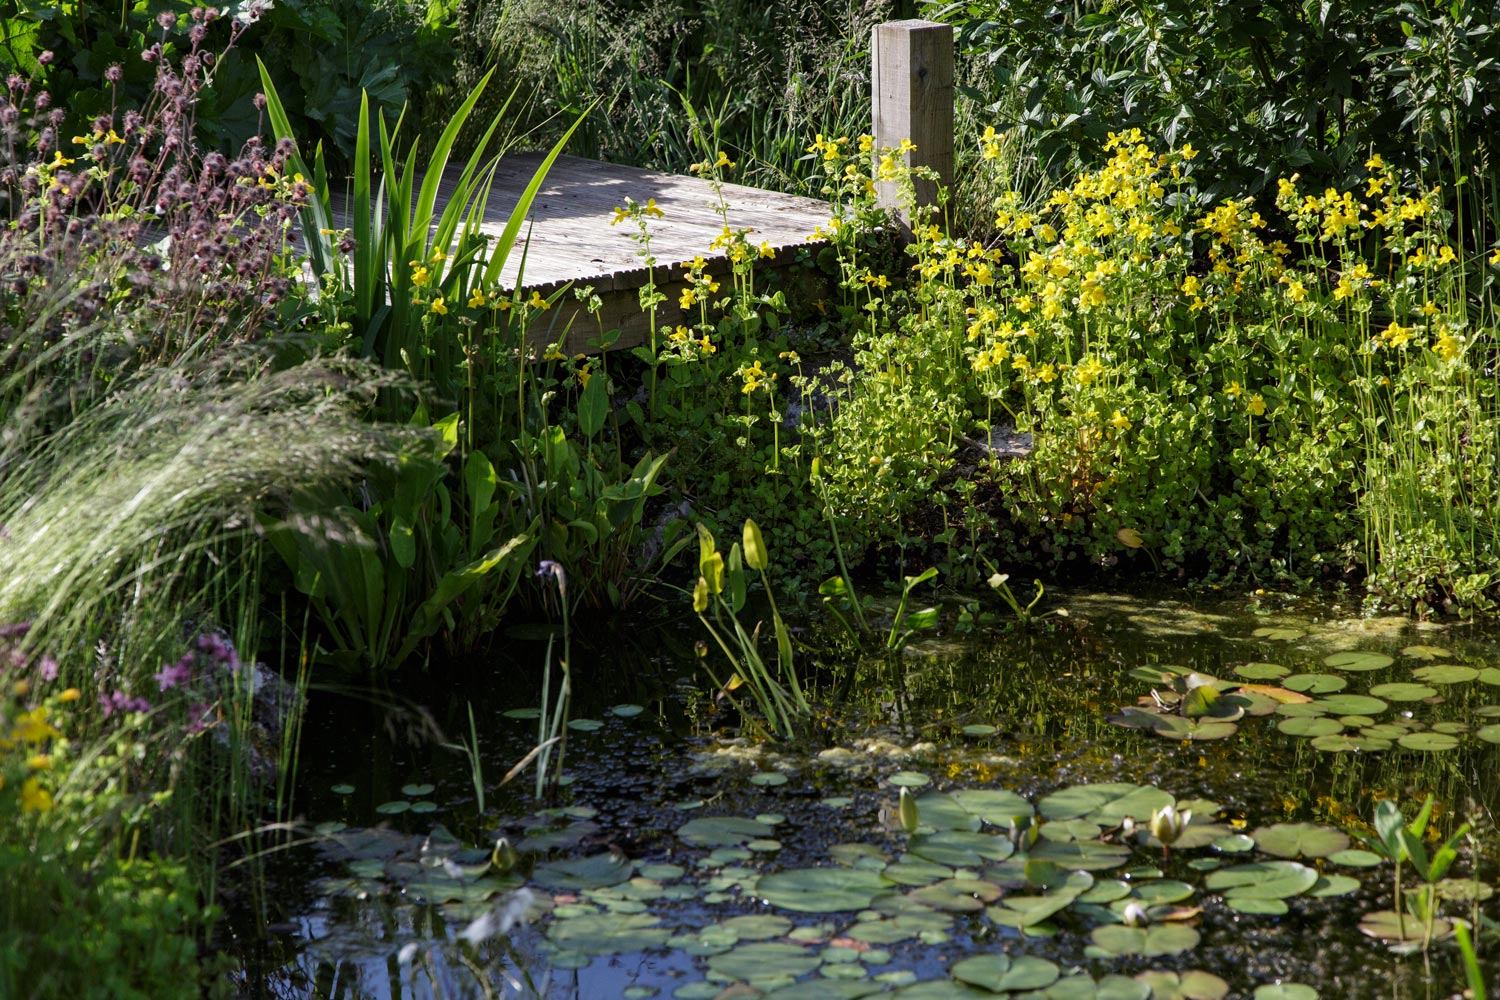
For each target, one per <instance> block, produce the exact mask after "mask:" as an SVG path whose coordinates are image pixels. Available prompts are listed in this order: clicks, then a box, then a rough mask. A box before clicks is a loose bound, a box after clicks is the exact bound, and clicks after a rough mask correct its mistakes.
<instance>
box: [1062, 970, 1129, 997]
mask: <svg viewBox="0 0 1500 1000" xmlns="http://www.w3.org/2000/svg"><path fill="white" fill-rule="evenodd" d="M1041 995H1042V997H1044V998H1045V1000H1150V997H1151V987H1150V986H1148V985H1146V984H1145V983H1141V982H1137V981H1136V980H1134V979H1131V978H1130V977H1128V976H1122V975H1120V974H1118V973H1114V972H1112V973H1110V974H1109V975H1107V976H1105V977H1104V978H1102V979H1100V980H1099V981H1098V982H1095V981H1094V979H1093V977H1091V976H1089V975H1088V974H1087V973H1080V974H1079V975H1076V976H1066V977H1064V978H1062V979H1059V980H1058V981H1057V982H1055V983H1053V984H1052V985H1051V986H1049V987H1047V988H1046V989H1045V990H1043V991H1042V994H1041Z"/></svg>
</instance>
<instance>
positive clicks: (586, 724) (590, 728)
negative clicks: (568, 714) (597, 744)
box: [568, 719, 604, 733]
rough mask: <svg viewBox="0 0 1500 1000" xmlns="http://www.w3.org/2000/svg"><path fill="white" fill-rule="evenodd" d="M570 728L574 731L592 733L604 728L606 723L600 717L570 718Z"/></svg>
mask: <svg viewBox="0 0 1500 1000" xmlns="http://www.w3.org/2000/svg"><path fill="white" fill-rule="evenodd" d="M568 728H569V729H571V730H573V731H574V732H579V733H592V732H595V731H597V730H600V729H603V728H604V723H602V722H600V721H599V720H598V719H569V720H568Z"/></svg>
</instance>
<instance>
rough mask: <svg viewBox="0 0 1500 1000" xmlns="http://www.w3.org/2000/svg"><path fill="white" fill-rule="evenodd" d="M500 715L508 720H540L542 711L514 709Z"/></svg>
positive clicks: (538, 709)
mask: <svg viewBox="0 0 1500 1000" xmlns="http://www.w3.org/2000/svg"><path fill="white" fill-rule="evenodd" d="M500 714H501V715H503V716H505V717H506V718H507V719H522V720H525V719H540V718H541V717H542V710H541V709H540V708H512V709H510V710H508V711H505V712H501V713H500Z"/></svg>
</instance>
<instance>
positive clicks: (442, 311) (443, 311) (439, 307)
mask: <svg viewBox="0 0 1500 1000" xmlns="http://www.w3.org/2000/svg"><path fill="white" fill-rule="evenodd" d="M432 311H433V312H435V313H437V314H438V315H439V316H446V315H448V303H446V302H444V301H443V297H442V296H441V295H439V296H437V297H435V298H434V299H433V300H432Z"/></svg>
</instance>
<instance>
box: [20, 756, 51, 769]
mask: <svg viewBox="0 0 1500 1000" xmlns="http://www.w3.org/2000/svg"><path fill="white" fill-rule="evenodd" d="M26 766H27V767H29V768H31V769H32V770H33V771H45V770H47V768H49V767H51V766H52V755H51V754H46V753H37V754H32V755H31V756H30V757H28V758H27V759H26Z"/></svg>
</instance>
